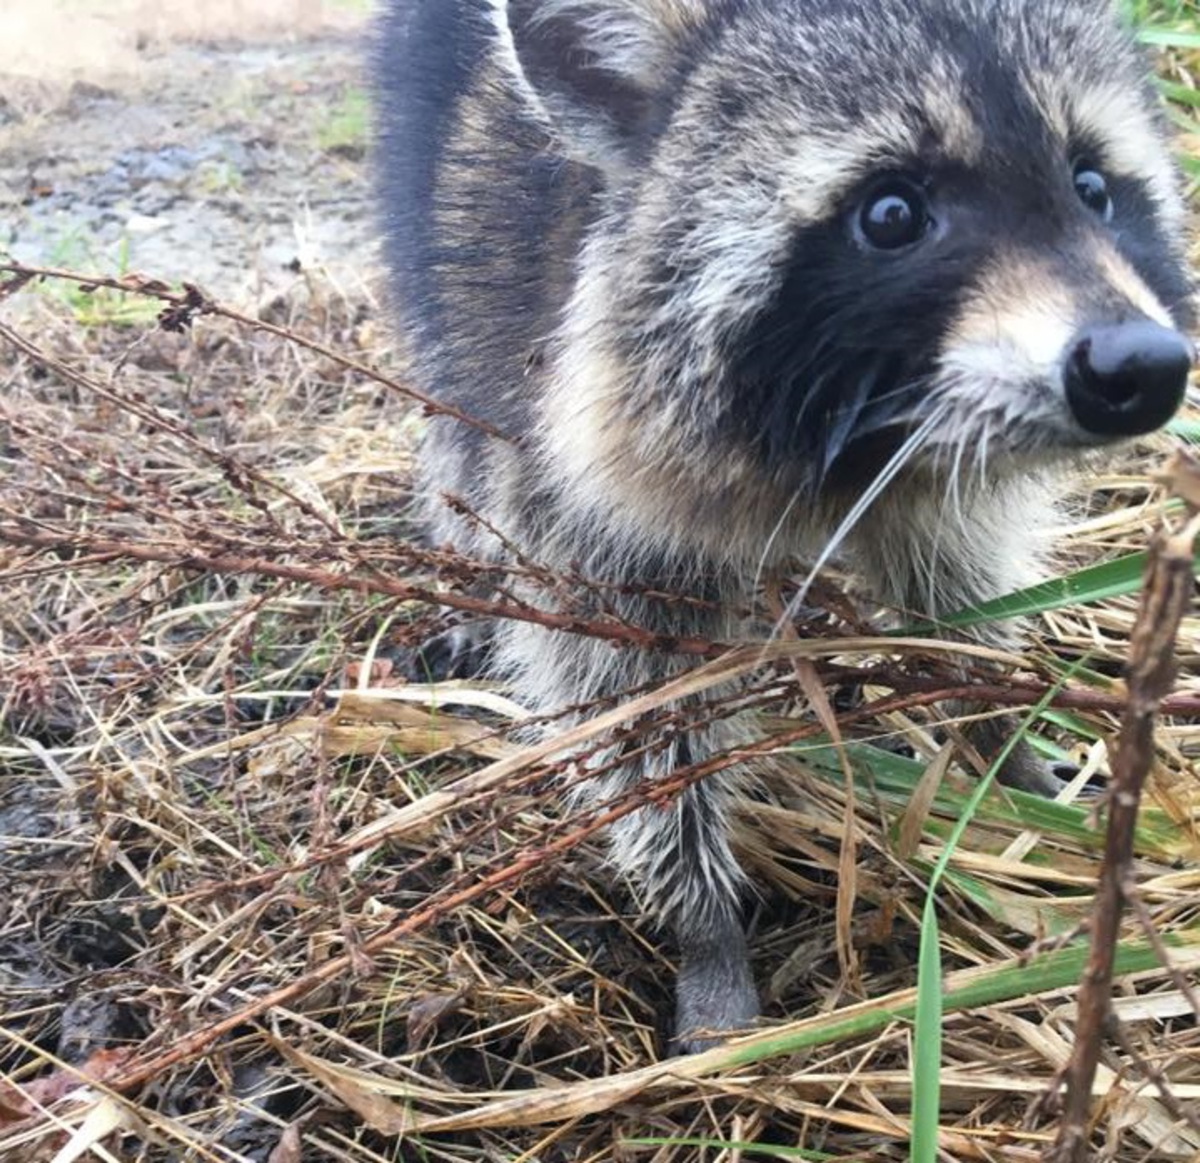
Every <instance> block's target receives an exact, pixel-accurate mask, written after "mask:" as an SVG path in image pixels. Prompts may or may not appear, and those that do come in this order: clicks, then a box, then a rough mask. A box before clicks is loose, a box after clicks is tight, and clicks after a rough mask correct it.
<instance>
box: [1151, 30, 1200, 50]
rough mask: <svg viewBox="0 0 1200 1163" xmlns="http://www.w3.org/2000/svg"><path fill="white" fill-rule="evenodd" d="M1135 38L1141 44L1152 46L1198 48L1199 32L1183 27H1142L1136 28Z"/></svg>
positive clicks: (1199, 41) (1199, 45)
mask: <svg viewBox="0 0 1200 1163" xmlns="http://www.w3.org/2000/svg"><path fill="white" fill-rule="evenodd" d="M1137 38H1138V40H1139V41H1141V43H1142V44H1145V45H1150V46H1151V47H1152V48H1182V49H1195V48H1200V32H1191V31H1189V30H1188V29H1184V28H1168V27H1162V26H1159V27H1155V28H1142V29H1139V30H1138V34H1137Z"/></svg>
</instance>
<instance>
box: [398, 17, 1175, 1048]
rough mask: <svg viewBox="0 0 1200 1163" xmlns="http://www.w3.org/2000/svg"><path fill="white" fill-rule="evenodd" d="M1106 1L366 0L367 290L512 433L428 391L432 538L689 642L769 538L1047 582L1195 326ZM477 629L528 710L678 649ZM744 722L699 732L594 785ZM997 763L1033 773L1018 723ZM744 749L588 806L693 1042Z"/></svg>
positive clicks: (729, 866)
mask: <svg viewBox="0 0 1200 1163" xmlns="http://www.w3.org/2000/svg"><path fill="white" fill-rule="evenodd" d="M1115 7H1116V6H1115V4H1113V3H1110V2H1109V0H1057V2H1052V0H388V2H387V3H386V4H385V6H384V12H383V14H382V16H381V18H380V24H379V28H378V41H377V46H378V47H377V53H376V58H377V59H376V62H375V66H376V73H377V87H378V95H379V98H380V104H379V119H378V120H379V136H378V166H379V172H380V177H381V201H382V207H383V214H384V228H385V238H386V243H385V246H386V257H387V262H388V265H389V267H390V271H391V274H392V284H393V289H394V299H395V306H396V311H397V313H398V316H399V320H400V322H401V325H402V327H403V329H404V332H405V334H406V336H407V338H408V340H409V343H410V347H411V351H412V355H413V366H414V369H415V372H414V374H415V375H416V376H417V378H418V380H419V382H420V383H421V384H422V386H423V387H424V388H425V389H426V390H428V391H430V392H434V393H436V394H437V395H439V396H440V397H441V398H442V399H443V400H445V401H447V402H449V403H451V404H453V405H455V406H456V407H458V408H460V409H462V410H464V411H466V412H468V413H471V414H473V415H475V416H477V417H479V418H480V419H482V420H485V421H487V422H488V423H489V424H491V425H492V426H494V427H495V428H496V429H499V430H500V431H501V432H503V433H504V434H505V435H506V436H507V438H508V439H506V440H499V439H495V438H492V437H489V436H488V435H486V434H484V433H483V432H481V431H479V430H478V429H476V428H472V427H470V426H467V425H464V424H462V423H460V422H457V421H455V420H452V419H442V418H439V419H434V420H433V421H432V422H431V424H430V428H429V432H428V436H427V438H426V441H425V444H424V448H423V451H422V454H421V493H422V495H423V497H424V502H423V503H424V509H423V512H424V520H425V522H426V526H427V529H428V532H429V535H430V537H431V538H432V539H433V540H434V541H435V542H438V543H446V542H449V543H452V544H454V545H455V546H456V547H458V548H459V549H461V550H463V551H465V552H468V553H473V554H477V555H482V556H485V557H490V558H493V559H501V560H503V559H505V558H508V557H509V556H510V555H511V554H513V553H514V552H516V553H519V554H521V555H526V556H527V557H528V558H529V559H532V560H534V561H536V562H538V563H541V564H543V565H547V566H549V567H551V568H554V569H557V570H563V571H570V570H579V571H580V572H582V573H583V574H584V575H585V576H587V577H589V578H594V579H601V580H603V581H605V582H609V583H613V587H612V588H611V589H610V591H609V593H610V595H617V596H614V597H611V601H612V602H613V603H614V604H615V606H616V609H617V612H618V613H619V614H620V615H621V616H623V617H625V618H627V619H628V620H629V621H631V622H633V623H636V624H638V625H642V626H647V627H650V628H652V629H654V630H656V631H658V632H660V633H662V634H664V635H678V636H684V635H697V636H699V635H703V636H707V637H709V638H712V639H718V640H719V639H722V638H725V637H728V636H729V635H730V634H731V633H734V632H736V627H735V624H734V622H733V618H734V615H733V614H731V613H729V612H728V611H732V610H736V609H745V608H746V607H747V606H749V605H750V604H751V601H752V599H753V596H754V595H753V590H754V585H755V580H756V578H757V577H758V575H759V573H760V571H761V570H762V569H763V568H765V567H772V568H773V567H776V566H778V565H780V564H781V563H784V562H787V561H790V560H796V559H801V560H806V561H808V562H811V563H819V562H824V561H825V560H827V559H828V558H829V557H830V556H832V555H835V554H836V556H837V557H838V558H839V559H840V560H842V561H844V562H846V563H849V565H850V566H852V567H853V568H854V569H855V570H856V571H857V573H858V574H859V575H861V577H862V579H863V580H864V583H865V585H866V586H867V587H868V588H869V590H870V591H871V592H872V593H873V595H874V596H875V597H876V598H878V599H879V601H880V602H881V603H883V604H885V605H886V606H888V607H891V608H893V609H895V610H899V611H904V612H906V613H908V614H919V615H922V616H925V617H927V618H931V619H937V618H938V617H939V616H940V615H943V614H945V613H947V612H949V611H951V610H954V609H956V608H960V607H962V606H965V605H968V604H972V603H977V602H980V601H983V600H986V599H988V598H992V597H995V596H997V595H1000V594H1002V593H1005V592H1008V591H1011V590H1014V589H1017V588H1019V587H1021V586H1023V585H1026V584H1029V583H1031V582H1033V581H1034V580H1036V577H1037V575H1038V570H1039V559H1040V556H1041V554H1042V552H1043V550H1044V548H1045V546H1044V542H1045V539H1046V530H1047V529H1048V527H1049V526H1050V524H1051V522H1052V520H1053V518H1054V512H1055V510H1054V505H1055V501H1056V499H1057V497H1058V496H1059V495H1060V494H1061V493H1062V492H1063V490H1064V488H1065V483H1066V479H1067V477H1068V475H1069V470H1070V469H1071V468H1072V467H1073V466H1075V465H1077V464H1078V463H1079V462H1080V461H1081V460H1082V459H1084V458H1086V457H1087V456H1088V455H1089V453H1090V452H1092V451H1093V450H1096V449H1102V448H1104V447H1107V446H1109V445H1112V444H1114V443H1115V442H1119V441H1122V440H1125V439H1128V438H1130V437H1135V436H1138V435H1139V434H1144V433H1148V432H1151V431H1152V430H1154V429H1156V428H1158V427H1160V426H1161V425H1163V424H1164V423H1165V422H1166V421H1167V420H1168V419H1169V418H1170V417H1171V416H1172V415H1173V413H1174V412H1175V411H1176V409H1177V407H1178V406H1179V404H1180V402H1181V399H1182V398H1183V395H1184V392H1185V387H1186V381H1187V377H1188V374H1189V369H1190V367H1191V363H1192V358H1193V353H1192V347H1191V344H1190V343H1189V341H1188V340H1187V339H1186V338H1185V336H1184V334H1183V331H1182V330H1181V329H1184V328H1186V327H1187V326H1188V324H1189V322H1190V318H1191V315H1190V306H1189V293H1190V289H1191V288H1190V284H1189V279H1188V274H1187V271H1186V266H1185V259H1184V247H1183V242H1182V235H1183V226H1184V206H1183V202H1182V200H1181V196H1180V192H1179V184H1178V181H1177V175H1176V172H1175V170H1174V168H1173V166H1172V162H1171V159H1170V154H1169V148H1168V144H1167V142H1166V134H1165V130H1164V118H1163V116H1162V114H1161V112H1160V110H1159V107H1158V103H1157V100H1156V95H1155V90H1154V87H1153V84H1152V81H1151V79H1150V77H1149V71H1148V68H1147V64H1146V62H1145V61H1144V60H1143V58H1142V56H1141V55H1140V54H1139V52H1138V51H1137V50H1136V47H1135V45H1134V43H1133V40H1132V38H1131V36H1130V35H1129V33H1128V32H1127V31H1126V30H1125V29H1124V28H1123V27H1122V26H1121V23H1120V21H1119V19H1118V15H1117V13H1116V11H1115ZM446 494H451V495H453V496H455V497H458V498H461V499H462V501H463V502H464V503H465V505H466V507H467V508H468V509H469V510H470V511H471V512H472V513H473V514H474V515H475V519H471V518H470V517H466V518H465V517H464V516H463V515H462V507H461V506H458V507H457V508H456V509H452V508H451V507H450V506H449V505H447V503H446V500H445V496H446ZM656 588H668V589H673V590H676V591H684V592H691V593H695V594H698V595H701V596H703V597H705V598H708V599H710V601H708V602H707V603H693V604H682V605H681V604H669V605H664V604H662V603H656V602H655V601H653V600H652V599H651V598H650V597H649V596H646V595H647V592H648V591H652V590H654V589H656ZM543 600H544V599H543ZM977 633H978V634H979V635H982V636H985V637H986V638H987V640H989V641H993V642H1004V643H1006V644H1011V643H1013V642H1015V641H1017V640H1018V639H1017V635H1018V630H1017V629H1016V628H1013V627H1006V628H997V627H994V626H993V627H988V628H985V629H983V630H980V631H978V632H977ZM488 659H489V662H488V665H489V667H490V668H491V670H492V671H493V672H494V673H497V674H501V675H504V676H506V677H507V678H508V679H509V680H510V681H511V682H512V683H513V684H514V685H515V688H516V690H517V691H518V692H519V693H520V694H521V695H523V697H524V698H525V700H526V701H527V702H528V703H529V705H530V706H531V707H533V708H535V709H539V710H540V709H552V708H560V707H565V706H569V705H572V704H580V703H585V702H587V701H588V700H591V699H595V698H599V697H603V696H605V695H613V694H616V693H617V692H619V691H621V690H623V689H625V688H626V687H629V686H632V685H634V684H640V683H647V682H653V681H655V680H662V679H665V678H667V677H669V676H670V675H672V674H674V673H677V672H678V671H679V670H680V669H681V668H682V666H683V665H684V660H682V659H680V658H678V657H674V656H672V655H670V654H668V653H662V652H649V651H646V652H639V651H637V650H628V649H627V650H614V649H613V647H612V646H611V645H609V644H606V643H600V642H596V641H593V640H589V639H587V638H582V637H576V636H572V635H569V634H565V633H559V632H556V631H551V630H548V629H543V628H541V627H538V626H535V625H530V624H517V623H510V624H504V625H499V626H496V627H495V628H494V630H493V632H492V639H491V642H490V645H489V649H488ZM749 730H752V727H751V726H750V725H748V724H746V723H742V722H740V721H738V720H736V719H730V720H726V721H723V722H722V723H721V724H720V725H713V726H708V727H703V728H700V727H697V728H695V729H693V730H691V731H690V732H688V733H685V734H684V735H683V736H682V737H680V738H675V739H672V740H671V741H670V742H669V743H667V744H664V746H663V747H662V748H661V749H659V750H656V751H653V752H652V753H649V754H647V755H645V756H644V757H643V758H640V759H636V760H635V759H631V760H630V761H629V762H628V763H627V764H625V765H624V766H623V767H621V768H620V769H619V770H617V771H616V773H615V774H614V772H613V770H611V769H610V770H609V771H607V772H605V773H604V774H602V775H600V776H598V777H597V778H596V779H594V780H593V781H591V783H590V784H589V785H588V786H587V789H586V792H585V793H584V794H586V795H588V796H592V797H595V799H597V800H602V799H606V798H608V797H610V796H614V795H618V794H620V793H621V792H622V790H627V789H628V788H630V787H631V786H633V785H634V783H635V782H636V781H639V780H642V779H645V778H647V777H652V778H653V777H660V776H662V775H663V774H664V773H668V772H670V771H671V770H672V768H673V767H675V766H677V765H679V764H683V763H696V762H701V761H703V760H704V759H705V757H707V756H709V755H711V754H713V753H715V752H717V751H723V750H724V749H726V748H728V747H730V746H731V745H733V744H735V743H736V742H737V741H738V740H739V739H744V738H745V736H744V734H743V732H745V731H749ZM995 743H996V741H995V740H993V741H992V744H993V745H992V749H993V750H994V749H995V746H994V744H995ZM1005 775H1006V778H1008V779H1009V780H1010V781H1011V782H1014V783H1017V784H1020V785H1023V786H1027V787H1035V788H1039V789H1045V788H1046V787H1047V786H1049V785H1050V784H1051V783H1052V781H1051V780H1050V779H1049V777H1048V775H1047V773H1046V772H1045V771H1044V770H1043V769H1042V767H1041V766H1040V764H1039V763H1038V761H1037V760H1035V759H1034V757H1033V755H1032V752H1030V751H1020V750H1018V751H1017V752H1015V753H1014V755H1013V757H1012V758H1011V759H1010V760H1009V763H1008V767H1007V768H1006V771H1005ZM738 783H739V778H738V775H737V773H736V772H734V773H730V772H725V773H721V774H718V775H715V776H711V777H709V778H708V779H707V780H705V781H703V782H701V783H698V784H696V785H693V786H691V787H689V788H688V789H687V790H686V791H685V792H683V793H682V794H680V795H678V796H677V797H676V798H675V799H674V800H673V801H671V802H670V803H669V804H668V805H667V806H666V807H664V806H661V805H655V806H654V807H646V808H644V809H641V810H640V811H638V812H636V813H635V814H633V815H631V816H628V817H626V818H624V819H622V820H621V821H620V822H619V823H618V824H616V825H614V826H613V828H612V829H611V851H612V858H613V861H614V863H615V865H616V866H617V867H618V868H619V869H620V870H621V871H622V872H624V873H625V874H627V875H628V876H629V877H630V878H631V879H632V880H633V881H634V882H635V883H636V884H637V885H639V886H640V889H641V892H642V894H643V895H644V898H645V899H646V901H647V902H648V904H649V906H650V907H651V908H652V909H653V910H654V912H655V913H656V914H657V916H658V917H659V919H660V920H661V922H662V923H663V924H665V925H668V926H670V927H671V928H672V929H674V932H675V935H676V937H677V939H678V942H679V950H680V972H679V980H678V984H677V991H676V995H677V1006H676V1016H675V1031H676V1039H677V1046H678V1047H679V1048H680V1049H682V1050H693V1049H696V1048H699V1047H701V1046H703V1045H706V1044H708V1039H710V1038H713V1037H718V1036H720V1035H721V1034H723V1033H726V1032H728V1031H730V1030H734V1029H737V1028H739V1027H743V1026H745V1025H746V1024H748V1023H750V1022H751V1021H752V1020H753V1019H754V1018H755V1016H756V1015H757V1013H758V1009H759V1003H758V998H757V995H756V992H755V987H754V982H753V980H752V976H751V973H750V970H749V968H748V962H747V949H746V937H745V935H744V932H743V925H742V916H741V909H742V903H741V900H742V895H743V880H744V877H743V873H742V871H741V870H740V868H739V866H738V863H737V861H736V859H735V857H734V854H733V852H732V850H731V847H730V841H729V836H728V831H727V822H728V819H729V816H730V800H731V797H732V796H733V795H734V794H735V793H736V791H737V787H738Z"/></svg>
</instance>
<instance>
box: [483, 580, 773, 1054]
mask: <svg viewBox="0 0 1200 1163" xmlns="http://www.w3.org/2000/svg"><path fill="white" fill-rule="evenodd" d="M606 572H607V573H612V572H615V571H614V570H612V569H610V570H608V571H606ZM662 588H665V589H668V590H670V589H672V588H673V587H672V586H671V585H670V583H669V582H667V583H664V584H663V586H662ZM617 604H618V606H619V607H620V613H621V615H622V616H624V617H627V618H629V619H630V620H631V621H633V622H635V623H636V624H639V625H643V626H656V625H661V626H663V627H668V626H669V627H670V631H671V632H672V633H676V634H687V635H693V634H694V635H697V636H703V637H709V638H720V637H721V636H722V633H723V632H728V629H729V628H728V627H726V626H725V625H724V623H723V621H721V620H720V619H719V616H718V615H716V614H715V613H713V612H712V611H707V612H699V611H691V612H688V611H686V610H684V609H675V610H672V611H667V610H663V609H661V608H656V607H655V605H654V604H653V603H649V602H645V601H641V600H638V599H635V598H622V599H620V600H619V601H618V603H617ZM715 605H716V602H715V601H714V606H715ZM495 663H496V665H497V668H498V669H499V670H500V671H501V672H506V673H507V674H508V675H509V676H510V677H511V678H512V679H513V684H514V687H515V688H516V689H517V690H523V691H536V692H538V695H539V702H540V703H541V705H542V706H543V707H544V708H545V709H547V710H549V709H551V708H555V709H556V708H557V707H560V706H563V705H570V704H572V703H586V702H588V701H590V700H592V699H596V698H614V697H619V695H620V692H621V691H623V690H627V689H629V688H631V687H636V686H641V685H643V684H646V683H650V682H655V681H662V680H665V679H668V678H670V677H671V676H672V675H674V674H676V673H679V672H680V671H682V670H683V669H684V668H685V667H686V666H687V665H688V662H687V660H686V659H679V658H672V657H671V656H669V655H663V654H652V653H643V652H641V651H636V650H626V651H614V650H613V649H612V647H611V646H609V645H608V644H606V643H603V642H597V641H595V640H589V639H584V638H575V637H573V636H568V635H562V634H556V633H553V632H549V631H546V630H543V629H541V628H540V627H535V626H529V625H519V624H515V623H503V624H502V625H501V626H500V627H498V633H497V639H496V654H495ZM675 710H677V711H683V712H684V713H685V714H687V717H688V718H691V719H698V720H703V712H704V707H703V705H702V704H701V703H699V702H688V703H687V704H686V705H680V706H676V707H675ZM689 712H690V713H689ZM750 734H751V726H750V723H749V722H742V721H741V720H740V719H739V718H738V717H736V716H735V717H733V718H727V719H723V720H720V721H719V722H716V723H713V724H711V725H708V726H703V725H700V726H695V727H692V728H691V729H685V730H683V731H680V732H679V733H677V734H675V735H673V736H672V737H670V738H668V739H666V740H662V739H660V740H659V742H660V743H661V746H659V747H657V748H654V747H651V748H647V749H645V750H644V751H642V753H641V754H639V755H636V756H630V758H629V761H628V762H627V763H620V762H619V760H620V754H619V752H617V753H612V752H610V753H608V755H607V756H603V757H598V758H597V759H595V760H593V762H594V763H595V764H596V766H605V767H608V765H609V764H614V766H612V767H611V768H609V769H608V770H605V771H603V772H600V773H598V774H597V775H596V776H594V777H593V778H592V779H590V780H587V781H585V782H583V783H582V784H580V785H579V787H578V788H577V789H576V790H575V791H574V792H573V798H574V799H575V800H576V802H580V801H582V802H583V803H584V804H587V805H590V806H599V805H603V804H605V803H609V802H612V801H615V800H619V799H620V798H621V797H623V796H628V795H629V794H631V793H632V792H634V790H635V789H637V788H639V787H645V786H646V785H648V784H652V783H653V782H654V781H655V780H661V779H663V778H668V777H669V776H670V775H671V774H672V773H673V772H674V771H676V770H677V769H679V768H681V767H687V766H690V765H691V764H694V763H701V762H703V761H704V760H706V759H707V758H709V757H710V756H713V755H716V754H718V753H725V752H727V751H728V750H729V749H730V748H731V747H736V746H737V744H738V743H739V742H740V741H744V740H745V739H746V738H747V737H748V736H749V735H750ZM648 741H649V742H652V741H653V740H652V739H651V740H646V739H639V740H638V741H637V742H638V745H639V748H640V745H641V744H644V743H645V742H648ZM738 782H739V780H738V773H737V772H736V771H718V772H714V773H713V774H711V775H708V776H707V777H706V778H705V779H703V780H702V781H700V782H698V783H694V784H691V785H690V786H688V787H687V788H685V789H684V790H683V791H681V792H679V793H678V794H677V795H674V796H672V797H671V798H670V799H668V800H665V801H663V802H648V803H646V804H645V806H642V807H639V808H637V810H635V811H634V812H632V813H630V814H629V815H627V816H625V817H623V818H621V819H620V820H618V821H616V822H615V823H613V824H612V825H611V827H610V828H609V829H608V833H607V839H608V842H609V849H610V859H611V862H612V864H613V865H614V866H615V867H616V869H618V870H619V871H620V872H621V873H622V874H623V875H624V876H625V877H627V878H628V879H629V880H630V881H631V882H632V883H633V884H634V885H635V887H636V888H637V889H638V891H639V892H640V894H641V895H642V897H643V899H644V900H645V903H646V905H647V908H648V911H650V912H651V913H652V914H653V915H654V916H655V918H656V919H657V920H658V922H659V923H660V924H661V925H662V926H663V927H664V928H668V929H670V930H672V931H673V932H674V934H675V936H676V938H677V940H678V946H679V955H680V968H679V978H678V987H677V993H676V1002H677V1004H676V1014H675V1024H674V1031H675V1038H674V1041H673V1048H674V1049H676V1050H678V1051H682V1052H692V1051H695V1050H699V1049H701V1048H703V1047H704V1046H705V1045H708V1044H711V1037H710V1038H706V1037H705V1036H704V1032H705V1031H707V1032H709V1034H710V1035H717V1036H719V1035H720V1034H722V1033H726V1032H728V1031H730V1030H734V1029H741V1028H744V1027H745V1026H747V1025H748V1024H749V1023H750V1022H751V1021H752V1020H753V1019H754V1018H755V1017H756V1016H757V1015H758V1011H759V1006H758V995H757V994H756V992H755V989H754V982H753V979H752V977H751V974H750V967H749V962H748V959H747V953H746V937H745V934H744V932H743V928H742V916H741V914H742V910H741V898H742V890H743V886H744V884H745V877H744V875H743V873H742V870H741V869H740V868H739V867H738V863H737V860H736V858H735V857H734V854H733V851H732V849H731V847H730V844H729V833H728V829H729V821H730V819H731V816H732V804H731V801H732V799H733V795H734V792H735V791H736V787H737V784H738ZM647 798H649V797H647Z"/></svg>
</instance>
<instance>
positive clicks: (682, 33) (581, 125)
mask: <svg viewBox="0 0 1200 1163" xmlns="http://www.w3.org/2000/svg"><path fill="white" fill-rule="evenodd" d="M700 2H701V0H492V3H493V6H494V10H495V12H496V17H497V23H498V25H499V26H500V27H499V31H500V35H501V41H502V45H503V48H504V49H505V50H507V52H506V55H508V56H509V57H510V59H509V61H508V64H509V67H510V69H511V70H512V71H513V72H514V73H515V74H516V79H517V81H518V83H519V85H520V87H521V88H522V90H523V91H524V93H525V96H526V97H527V98H528V99H529V100H531V101H532V103H533V105H534V106H535V108H536V110H537V112H538V113H539V114H540V115H541V116H542V117H543V118H544V119H545V120H546V121H548V122H549V123H550V124H551V126H552V127H553V128H554V129H555V130H556V131H557V132H558V133H559V135H560V136H561V137H562V140H563V144H564V145H565V146H566V147H567V148H568V150H570V152H571V153H572V154H574V155H575V156H576V157H578V158H579V160H581V161H586V162H589V163H591V164H593V165H597V166H599V167H600V168H601V169H614V168H624V166H625V165H626V164H627V161H628V158H629V155H630V153H631V151H632V148H633V145H634V142H635V141H636V139H637V135H638V131H639V129H640V128H642V127H643V126H644V125H645V124H646V122H647V121H648V119H649V117H650V113H651V109H652V107H653V104H654V98H655V96H656V94H657V92H658V91H659V88H660V87H661V85H662V84H663V81H664V78H665V77H667V76H668V75H669V74H670V71H671V69H672V66H673V65H674V63H675V60H676V58H677V55H678V53H679V52H680V51H681V47H682V43H683V41H684V39H685V38H686V37H687V36H688V34H689V33H690V32H691V31H692V30H693V29H694V28H695V27H696V26H697V24H698V23H699V19H700Z"/></svg>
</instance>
